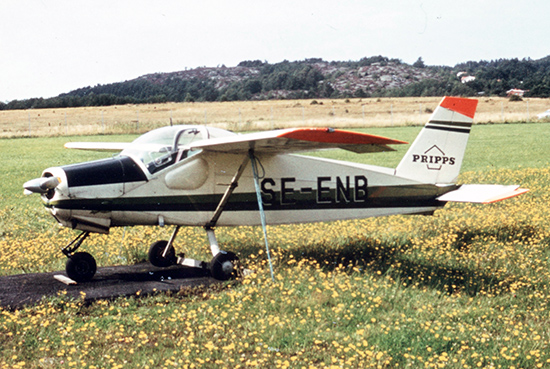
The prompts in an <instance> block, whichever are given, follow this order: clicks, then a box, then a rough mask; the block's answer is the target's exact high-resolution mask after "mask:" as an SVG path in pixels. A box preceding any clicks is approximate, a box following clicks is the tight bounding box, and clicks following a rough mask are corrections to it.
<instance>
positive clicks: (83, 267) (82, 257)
mask: <svg viewBox="0 0 550 369" xmlns="http://www.w3.org/2000/svg"><path fill="white" fill-rule="evenodd" d="M96 270H97V265H96V262H95V259H94V257H93V256H92V255H90V254H88V253H87V252H77V253H74V254H72V255H70V256H69V258H68V259H67V264H66V265H65V271H66V272H67V275H68V276H69V278H71V279H72V280H74V281H76V282H87V281H89V280H91V279H92V278H93V277H94V275H95V272H96Z"/></svg>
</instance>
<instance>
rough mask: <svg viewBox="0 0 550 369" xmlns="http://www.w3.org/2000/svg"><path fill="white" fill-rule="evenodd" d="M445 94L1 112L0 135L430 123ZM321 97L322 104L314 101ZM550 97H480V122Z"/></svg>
mask: <svg viewBox="0 0 550 369" xmlns="http://www.w3.org/2000/svg"><path fill="white" fill-rule="evenodd" d="M440 100H441V98H439V97H416V98H372V99H340V100H338V99H319V100H268V101H244V102H213V103H168V104H148V105H119V106H109V107H86V108H70V109H32V110H5V111H0V137H24V136H56V135H65V136H67V135H82V134H103V133H106V134H112V133H139V132H141V133H142V132H146V131H148V130H150V129H152V128H156V127H159V126H165V125H168V124H170V122H172V123H173V124H209V125H213V126H216V127H220V128H224V129H230V130H234V131H246V130H267V129H273V128H281V127H296V126H327V125H328V126H332V127H345V128H350V127H353V128H358V127H384V126H390V127H391V126H401V125H419V124H424V123H425V122H426V120H427V119H428V118H429V116H430V113H431V111H433V110H434V109H435V108H436V106H437V104H438V103H439V101H440ZM314 102H316V103H314ZM549 108H550V99H541V98H529V99H525V100H524V101H521V102H510V101H509V100H508V99H506V98H498V97H487V98H485V97H484V98H481V99H479V106H478V109H477V113H476V118H475V122H476V123H505V122H536V121H537V119H536V114H538V113H541V112H543V111H545V110H547V109H549Z"/></svg>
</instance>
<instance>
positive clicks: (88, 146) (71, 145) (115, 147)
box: [65, 142, 131, 152]
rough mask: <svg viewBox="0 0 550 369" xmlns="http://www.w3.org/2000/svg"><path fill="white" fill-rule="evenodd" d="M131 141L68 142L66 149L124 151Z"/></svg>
mask: <svg viewBox="0 0 550 369" xmlns="http://www.w3.org/2000/svg"><path fill="white" fill-rule="evenodd" d="M130 144H131V143H130V142H67V143H66V144H65V148H66V149H78V150H91V151H112V152H118V151H122V150H124V149H126V148H128V147H129V146H130Z"/></svg>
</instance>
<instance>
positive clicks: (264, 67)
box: [0, 56, 550, 109]
mask: <svg viewBox="0 0 550 369" xmlns="http://www.w3.org/2000/svg"><path fill="white" fill-rule="evenodd" d="M510 89H521V90H522V91H524V92H523V93H525V96H531V97H549V96H550V56H549V57H546V58H543V59H539V60H531V59H523V60H518V59H500V60H496V61H490V62H489V61H479V62H474V61H470V62H466V63H461V64H457V65H456V66H455V67H446V66H426V65H425V64H424V62H423V61H422V58H419V59H418V60H417V61H416V62H415V63H414V64H412V65H409V64H406V63H403V62H401V61H400V60H398V59H389V58H387V57H383V56H375V57H369V58H363V59H361V60H359V61H344V62H343V61H331V62H328V61H324V60H322V59H319V58H312V59H305V60H302V61H293V62H289V61H286V60H285V61H283V62H281V63H276V64H269V63H267V62H262V61H260V60H253V61H243V62H241V63H239V64H238V65H237V66H236V67H226V66H223V65H222V66H218V67H211V68H207V67H200V68H195V69H190V70H183V71H177V72H172V73H155V74H148V75H144V76H141V77H138V78H136V79H133V80H129V81H124V82H118V83H111V84H106V85H96V86H94V87H90V86H88V87H84V88H80V89H77V90H74V91H71V92H68V93H65V94H61V95H59V96H57V97H53V98H49V99H42V98H36V99H28V100H21V101H18V100H14V101H11V102H9V103H7V104H3V103H0V109H28V108H63V107H77V106H109V105H120V104H128V103H132V104H140V103H161V102H183V101H187V102H193V101H237V100H240V101H243V100H266V99H302V98H346V97H405V96H443V95H461V96H474V95H480V94H481V95H483V94H484V95H494V96H506V95H507V92H508V91H509V90H510Z"/></svg>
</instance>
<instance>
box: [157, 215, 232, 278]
mask: <svg viewBox="0 0 550 369" xmlns="http://www.w3.org/2000/svg"><path fill="white" fill-rule="evenodd" d="M179 228H180V227H179V226H176V228H175V229H174V233H172V237H170V241H164V240H162V241H156V242H154V243H153V244H152V245H151V247H150V248H149V262H151V264H153V265H154V266H156V267H159V268H165V267H169V266H171V265H184V266H189V267H193V268H201V269H208V270H209V271H210V275H211V276H212V277H214V278H216V279H218V280H220V281H227V280H228V279H231V278H234V277H236V276H237V272H238V270H239V268H238V267H237V261H238V260H239V258H238V257H237V255H235V254H234V253H232V252H227V251H221V250H220V247H219V246H218V242H217V240H216V235H215V234H214V230H213V229H212V228H211V227H205V229H206V234H207V236H208V242H209V243H210V250H211V251H212V255H213V258H212V260H211V261H210V263H205V262H202V261H198V260H193V259H186V258H185V257H184V256H183V254H181V255H179V257H177V256H176V251H175V249H174V246H173V245H172V244H173V242H174V239H175V238H176V235H177V234H178V231H179Z"/></svg>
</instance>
